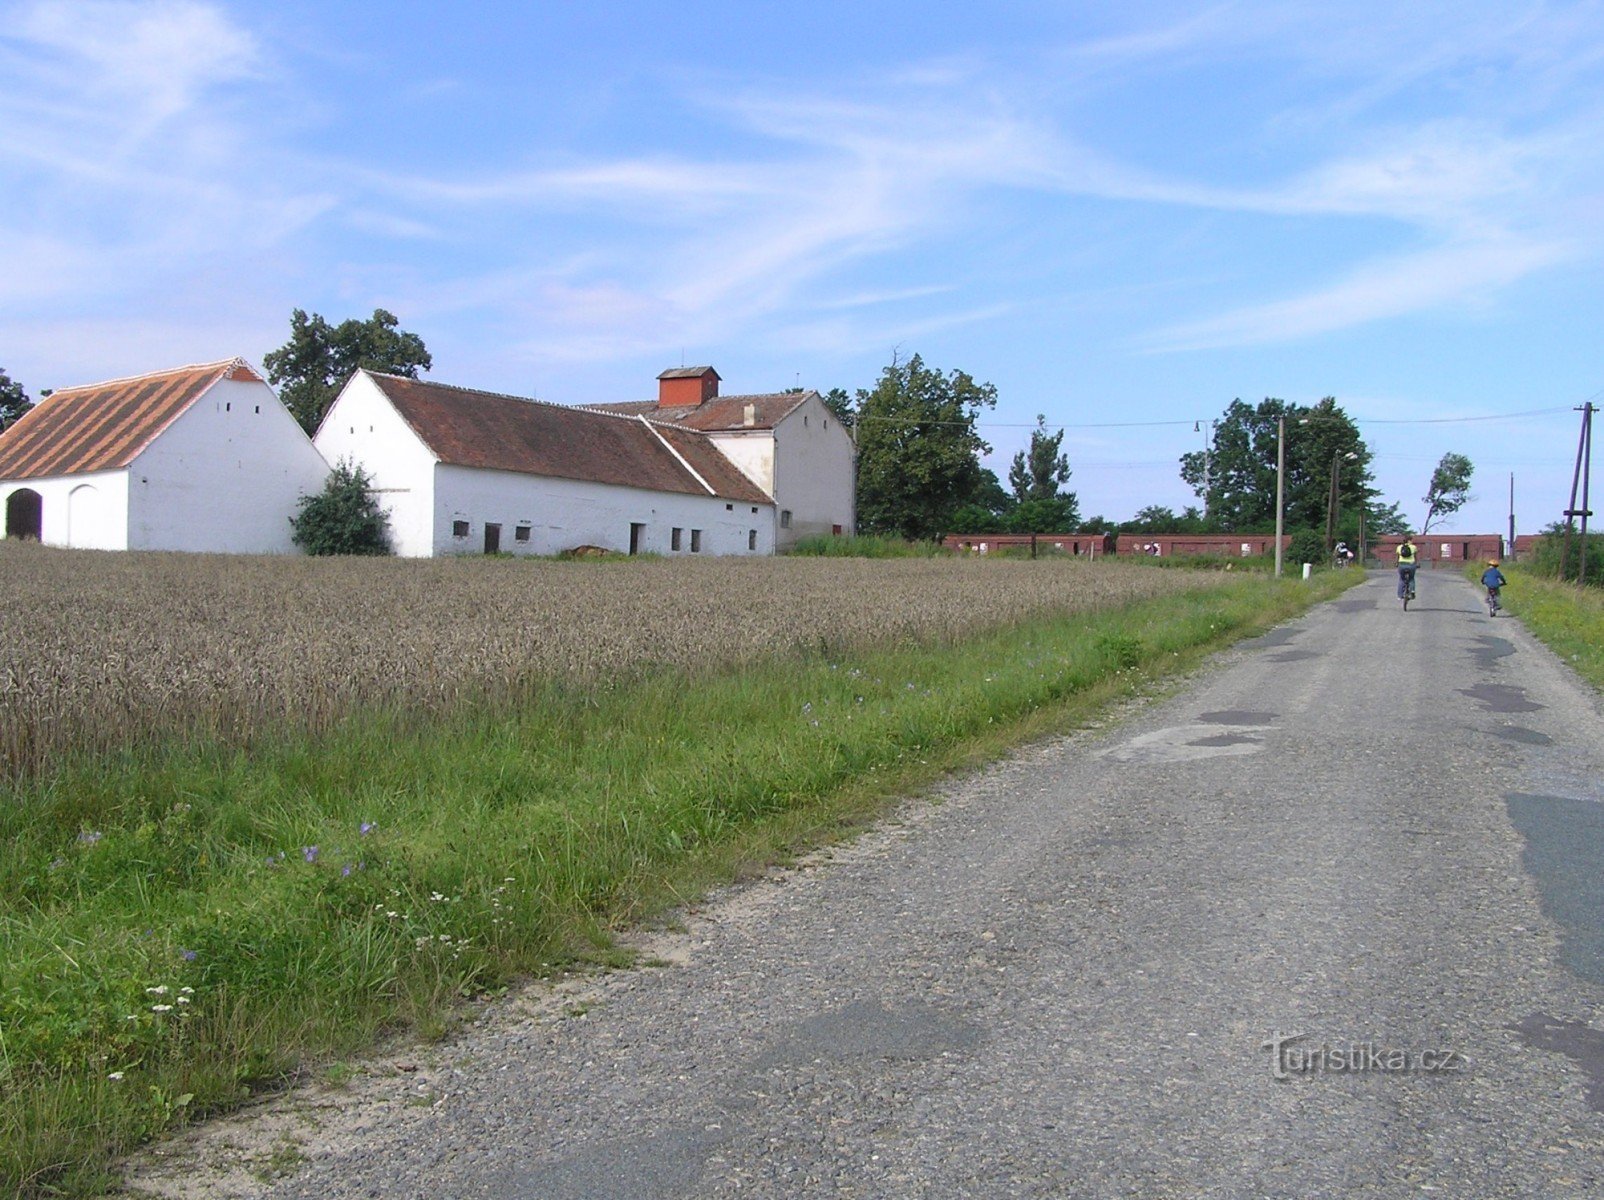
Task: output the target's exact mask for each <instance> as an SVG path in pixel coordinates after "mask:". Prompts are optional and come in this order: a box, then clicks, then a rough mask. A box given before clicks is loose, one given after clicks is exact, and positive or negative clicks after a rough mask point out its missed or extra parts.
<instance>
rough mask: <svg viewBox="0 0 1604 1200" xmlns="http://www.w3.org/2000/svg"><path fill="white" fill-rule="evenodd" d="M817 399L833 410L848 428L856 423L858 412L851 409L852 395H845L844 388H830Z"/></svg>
mask: <svg viewBox="0 0 1604 1200" xmlns="http://www.w3.org/2000/svg"><path fill="white" fill-rule="evenodd" d="M819 399H821V400H823V401H824V406H825V407H826V408H828V409H829V410H830V411H831V412H833V413H834V414H835V415H836V417H837V419H839V420H840V422H841V424H843V425H845V426H846V427H847V428H848V429H851V428H852V427H853V426H854V425H856V424H857V423H858V414H857V413H856V412H854V411H853V408H852V397H851V396H849V395H847V390H846V388H838V387H837V388H831V389H830V390H829V391H827V392H825V393H824V395H823V396H821V397H819Z"/></svg>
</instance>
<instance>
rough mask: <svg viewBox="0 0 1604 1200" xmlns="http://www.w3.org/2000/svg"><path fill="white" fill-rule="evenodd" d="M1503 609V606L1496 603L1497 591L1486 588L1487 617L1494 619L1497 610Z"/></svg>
mask: <svg viewBox="0 0 1604 1200" xmlns="http://www.w3.org/2000/svg"><path fill="white" fill-rule="evenodd" d="M1503 607H1504V606H1503V605H1502V604H1500V603H1499V602H1498V589H1497V588H1495V587H1490V588H1488V589H1487V615H1488V616H1489V617H1496V616H1497V615H1498V611H1499V609H1501V608H1503Z"/></svg>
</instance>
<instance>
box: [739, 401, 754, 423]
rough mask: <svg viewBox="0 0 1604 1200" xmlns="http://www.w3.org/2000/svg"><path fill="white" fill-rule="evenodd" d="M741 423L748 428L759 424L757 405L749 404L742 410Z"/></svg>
mask: <svg viewBox="0 0 1604 1200" xmlns="http://www.w3.org/2000/svg"><path fill="white" fill-rule="evenodd" d="M741 423H742V424H743V425H745V426H747V427H748V428H751V427H752V426H753V425H756V424H757V405H755V404H748V405H747V406H746V407H745V408H744V409H742V410H741Z"/></svg>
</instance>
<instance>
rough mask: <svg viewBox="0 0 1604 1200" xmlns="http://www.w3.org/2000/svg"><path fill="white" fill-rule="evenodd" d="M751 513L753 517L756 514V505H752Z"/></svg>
mask: <svg viewBox="0 0 1604 1200" xmlns="http://www.w3.org/2000/svg"><path fill="white" fill-rule="evenodd" d="M752 513H753V515H754V516H755V515H756V514H757V505H755V504H754V505H752Z"/></svg>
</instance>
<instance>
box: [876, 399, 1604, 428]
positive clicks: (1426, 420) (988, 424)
mask: <svg viewBox="0 0 1604 1200" xmlns="http://www.w3.org/2000/svg"><path fill="white" fill-rule="evenodd" d="M1598 394H1599V395H1604V391H1601V392H1599V393H1598ZM1572 411H1574V409H1573V408H1533V409H1528V410H1526V411H1525V412H1513V413H1491V414H1488V415H1486V416H1480V417H1353V416H1349V415H1347V414H1343V415H1342V416H1335V415H1328V414H1322V413H1315V414H1313V415H1311V416H1307V417H1298V418H1296V419H1297V420H1298V422H1299V423H1303V422H1311V421H1336V422H1340V423H1344V424H1353V425H1466V424H1470V423H1473V422H1478V421H1522V420H1525V419H1527V418H1528V417H1551V416H1554V415H1556V414H1561V413H1569V412H1572ZM870 421H873V422H877V423H879V424H882V425H927V426H945V425H954V426H961V427H963V428H970V427H973V428H975V429H1037V428H1040V426H1039V425H1038V424H1037V423H1036V422H1035V421H1030V422H1012V421H974V422H969V421H930V420H921V419H920V418H918V417H875V416H859V417H858V418H857V423H858V424H860V425H862V424H867V423H868V422H870ZM1049 424H1051V425H1054V426H1056V427H1057V428H1059V429H1161V428H1166V427H1171V426H1180V425H1192V426H1196V425H1197V421H1196V420H1185V421H1097V422H1082V421H1063V422H1049Z"/></svg>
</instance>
